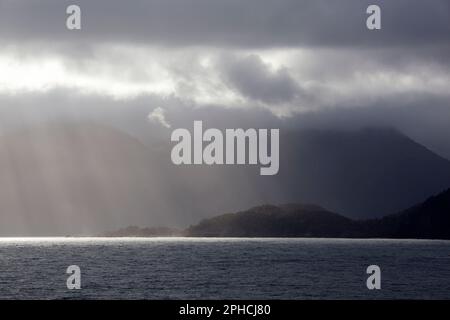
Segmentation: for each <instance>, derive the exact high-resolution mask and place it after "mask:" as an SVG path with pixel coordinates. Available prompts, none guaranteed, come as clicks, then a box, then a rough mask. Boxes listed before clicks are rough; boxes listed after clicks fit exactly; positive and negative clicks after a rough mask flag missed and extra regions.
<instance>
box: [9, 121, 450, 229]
mask: <svg viewBox="0 0 450 320" xmlns="http://www.w3.org/2000/svg"><path fill="white" fill-rule="evenodd" d="M166 134H167V140H164V141H160V140H157V141H156V140H152V141H153V143H150V142H149V141H147V142H146V141H144V142H142V141H140V140H138V139H136V138H134V137H133V136H130V135H129V134H127V133H125V132H123V131H120V130H117V129H115V128H113V127H108V126H102V125H99V124H89V123H82V122H80V123H59V124H45V125H42V126H36V127H28V128H24V129H20V130H19V129H17V130H15V131H5V133H3V134H1V135H0V177H1V179H0V206H1V210H0V235H1V236H24V235H66V234H73V235H83V234H99V233H102V232H104V231H105V230H115V229H117V228H118V227H120V226H123V225H162V226H164V225H172V226H184V225H189V224H192V223H193V222H195V221H199V220H200V219H202V218H207V217H211V216H212V213H214V212H236V211H238V210H239V209H240V208H249V207H252V206H255V205H256V204H260V203H299V202H300V203H320V204H321V205H323V206H324V207H325V208H328V209H329V210H330V211H331V212H339V213H341V214H343V215H344V216H347V217H351V218H364V219H370V218H375V217H381V216H383V215H385V214H387V213H392V212H398V211H400V210H401V209H403V208H406V207H409V206H411V205H413V204H415V203H419V202H421V201H424V200H425V199H426V198H427V197H428V196H429V195H430V194H436V193H437V192H439V191H440V190H443V189H445V188H447V187H448V186H449V185H450V162H449V161H448V160H446V159H443V158H442V157H440V156H438V155H436V154H434V153H433V152H431V151H429V150H428V149H426V148H424V147H423V146H421V145H419V144H417V143H415V142H414V141H412V140H411V139H409V138H408V137H406V136H404V135H402V134H401V133H399V132H397V131H394V130H391V129H370V130H369V129H368V130H360V131H349V132H346V131H313V130H308V131H302V130H300V131H295V130H293V131H286V130H283V131H281V133H280V134H281V135H280V171H279V174H278V175H275V176H260V175H259V166H248V165H241V166H230V165H222V166H221V165H213V166H208V165H203V166H201V165H195V166H176V165H174V164H173V163H172V162H171V160H170V159H171V157H170V152H171V147H172V146H173V143H171V142H170V130H168V131H167V132H166ZM149 139H151V137H149ZM283 210H284V209H283ZM319 211H320V210H319ZM305 219H307V218H306V213H305ZM308 219H309V218H308ZM317 223H318V222H317ZM304 232H305V233H308V232H311V230H305V231H304ZM336 232H337V231H336Z"/></svg>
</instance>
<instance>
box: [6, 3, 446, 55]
mask: <svg viewBox="0 0 450 320" xmlns="http://www.w3.org/2000/svg"><path fill="white" fill-rule="evenodd" d="M69 4H71V3H70V2H68V1H59V0H41V1H34V2H29V1H26V0H15V1H10V0H2V1H1V7H2V10H1V11H0V39H3V40H7V41H12V42H14V41H21V42H23V41H24V40H26V41H47V42H50V41H54V42H67V43H71V42H72V43H73V42H76V43H77V44H83V46H82V47H81V48H79V49H82V50H83V48H84V47H85V46H86V44H92V43H110V42H119V43H128V44H133V43H134V44H137V43H140V44H145V43H147V44H154V45H157V46H173V47H180V46H181V47H184V46H192V45H197V46H212V47H233V48H274V47H299V46H322V47H331V46H332V47H342V46H345V47H361V46H367V47H371V48H376V47H384V46H411V45H418V44H430V43H431V44H435V43H447V42H448V34H449V32H450V26H449V23H448V21H449V19H450V10H449V7H450V4H449V2H448V1H447V0H432V1H422V0H396V1H389V0H362V1H361V0H340V1H329V0H271V1H260V0H246V1H245V2H243V1H241V0H227V1H221V0H191V1H185V0H165V1H159V0H151V1H149V0H136V1H133V3H131V4H130V3H128V2H126V1H121V0H108V1H99V0H96V1H92V0H78V1H77V5H79V6H80V7H81V10H82V30H81V32H68V31H67V30H66V28H65V18H66V14H65V9H66V7H67V6H68V5H69ZM369 4H378V5H380V7H381V8H382V26H383V28H382V31H381V32H378V33H369V32H368V31H367V29H366V28H365V19H366V17H367V15H366V8H367V7H368V5H369ZM19 17H20V19H19Z"/></svg>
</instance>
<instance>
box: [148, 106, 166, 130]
mask: <svg viewBox="0 0 450 320" xmlns="http://www.w3.org/2000/svg"><path fill="white" fill-rule="evenodd" d="M147 118H148V120H149V121H151V122H155V123H159V124H161V125H162V126H163V127H166V128H170V127H171V125H170V123H169V122H167V120H166V116H165V111H164V109H163V108H161V107H157V108H155V109H154V110H153V111H152V112H150V113H149V115H148V117H147Z"/></svg>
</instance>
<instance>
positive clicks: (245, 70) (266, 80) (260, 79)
mask: <svg viewBox="0 0 450 320" xmlns="http://www.w3.org/2000/svg"><path fill="white" fill-rule="evenodd" d="M221 63H222V65H221V68H222V72H223V76H224V77H225V79H226V80H225V81H227V82H228V83H229V85H231V86H232V87H233V88H235V89H237V91H238V92H239V93H241V94H242V95H243V96H245V97H248V98H250V99H253V100H256V101H261V102H264V103H270V104H277V103H285V102H291V101H293V100H294V99H295V98H296V96H297V95H298V94H299V93H300V91H301V90H300V88H299V87H298V85H297V83H296V82H295V80H294V79H292V77H291V76H290V75H289V73H288V71H287V70H286V69H280V70H276V71H274V70H271V68H270V66H268V65H267V64H265V63H264V62H263V61H262V60H261V58H259V57H258V56H256V55H249V56H246V57H243V58H236V57H231V56H227V57H223V58H222V59H221Z"/></svg>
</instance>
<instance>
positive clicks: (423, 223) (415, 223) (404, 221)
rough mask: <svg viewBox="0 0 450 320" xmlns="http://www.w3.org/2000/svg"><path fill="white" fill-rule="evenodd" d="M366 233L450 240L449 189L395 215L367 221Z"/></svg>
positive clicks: (390, 236) (393, 236) (394, 236)
mask: <svg viewBox="0 0 450 320" xmlns="http://www.w3.org/2000/svg"><path fill="white" fill-rule="evenodd" d="M366 225H367V226H368V228H367V230H366V231H367V232H366V233H370V229H372V230H376V231H377V234H378V236H384V237H389V238H426V239H450V189H448V190H446V191H444V192H442V193H440V194H438V195H436V196H433V197H431V198H429V199H427V200H426V201H425V202H423V203H421V204H418V205H416V206H413V207H411V208H409V209H407V210H404V211H401V212H399V213H397V214H393V215H389V216H386V217H384V218H382V219H380V220H375V221H373V220H372V221H368V222H367V223H366Z"/></svg>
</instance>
